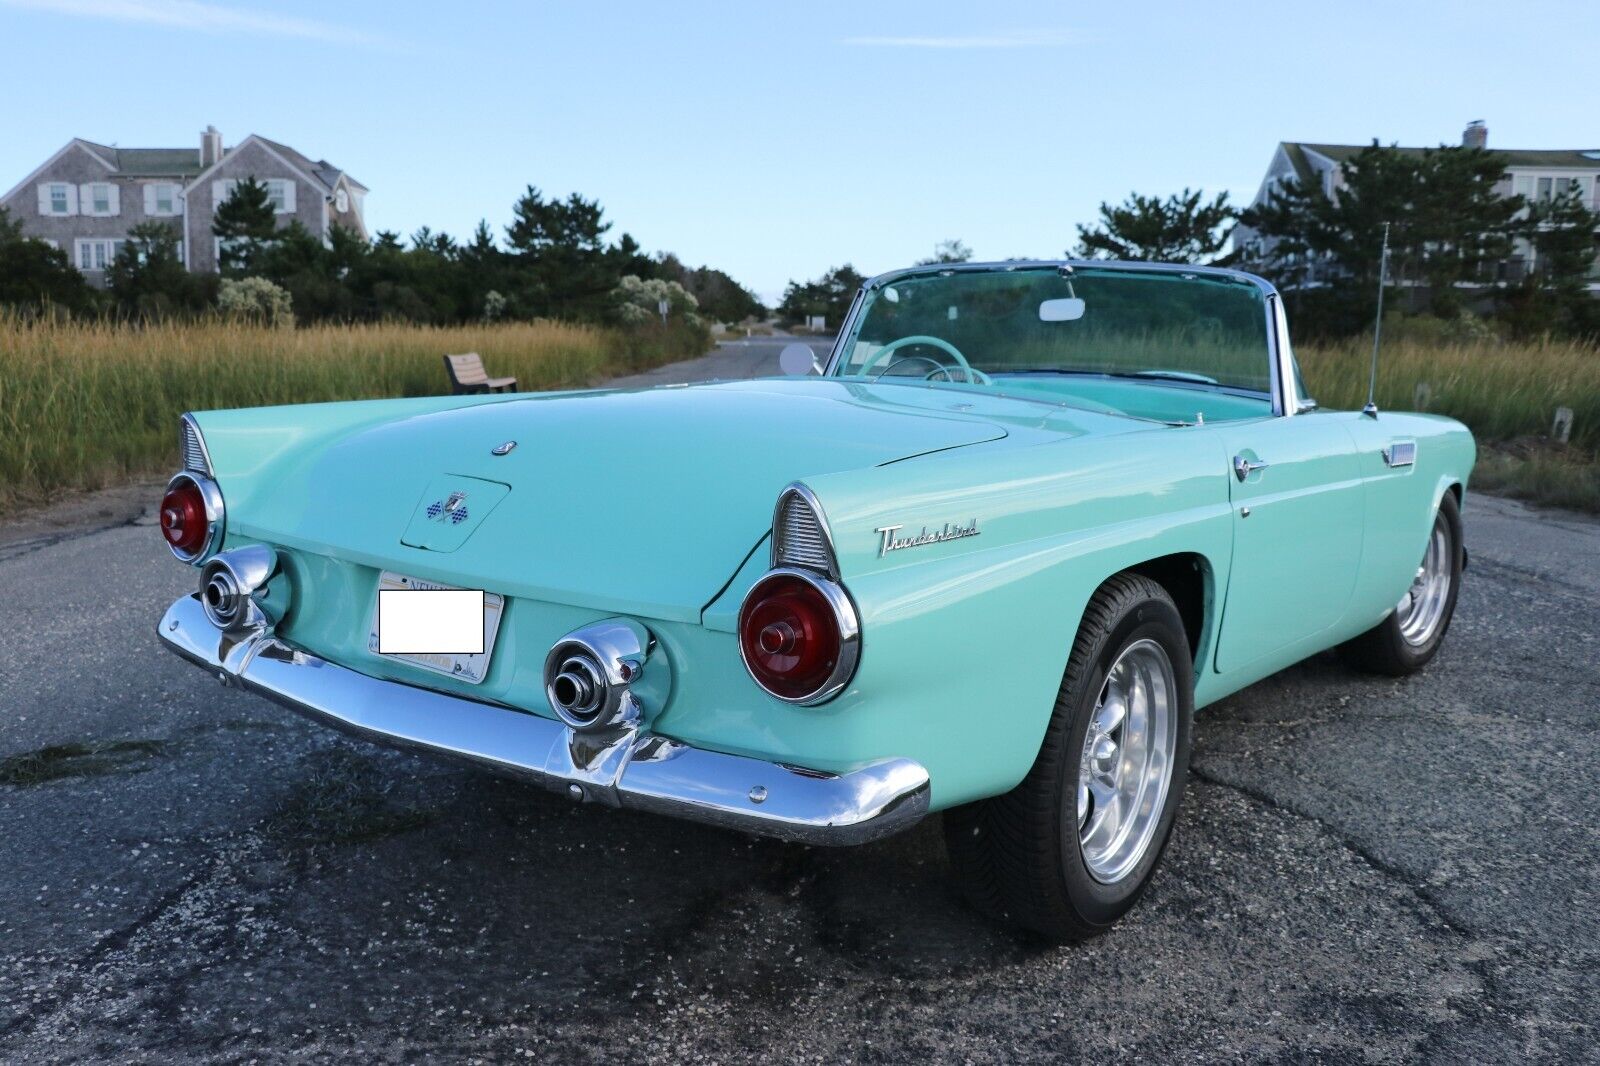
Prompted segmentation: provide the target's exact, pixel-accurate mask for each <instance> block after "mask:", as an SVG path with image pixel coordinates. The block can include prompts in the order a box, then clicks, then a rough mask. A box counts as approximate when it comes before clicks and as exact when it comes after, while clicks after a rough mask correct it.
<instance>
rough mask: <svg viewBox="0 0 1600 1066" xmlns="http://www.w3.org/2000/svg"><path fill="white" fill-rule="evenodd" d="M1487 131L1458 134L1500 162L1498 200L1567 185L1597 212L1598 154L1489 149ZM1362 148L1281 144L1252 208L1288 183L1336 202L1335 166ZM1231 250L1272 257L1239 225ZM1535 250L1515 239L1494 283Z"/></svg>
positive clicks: (1322, 275) (1323, 267)
mask: <svg viewBox="0 0 1600 1066" xmlns="http://www.w3.org/2000/svg"><path fill="white" fill-rule="evenodd" d="M1488 141H1489V129H1488V127H1487V126H1485V125H1484V124H1483V123H1482V122H1471V123H1468V124H1467V128H1466V129H1465V130H1464V131H1463V132H1462V134H1461V143H1462V145H1463V146H1465V147H1475V148H1485V149H1487V150H1488V151H1490V152H1492V153H1493V154H1494V155H1495V157H1496V158H1498V159H1500V160H1501V161H1502V162H1504V163H1505V166H1506V176H1505V178H1504V179H1503V180H1502V181H1501V182H1500V184H1499V185H1497V186H1496V187H1495V189H1496V192H1497V193H1499V194H1500V195H1502V196H1510V195H1513V194H1515V195H1520V196H1523V197H1526V198H1527V199H1528V200H1529V201H1532V202H1538V201H1542V200H1549V199H1551V197H1553V196H1555V195H1556V194H1557V193H1560V192H1564V191H1565V190H1566V189H1567V188H1568V187H1569V186H1570V187H1572V188H1576V189H1577V190H1578V195H1579V196H1580V197H1581V198H1582V200H1583V202H1584V204H1586V205H1587V206H1588V207H1589V208H1590V209H1591V210H1597V211H1600V149H1581V148H1572V149H1566V148H1560V149H1524V148H1489V145H1488ZM1365 147H1367V146H1366V145H1358V144H1311V143H1307V142H1302V141H1284V142H1282V143H1281V144H1279V145H1278V147H1277V150H1276V151H1274V152H1273V153H1272V162H1271V163H1270V164H1269V165H1268V167H1267V174H1266V177H1264V178H1263V179H1262V180H1261V187H1260V189H1259V190H1258V191H1257V192H1256V197H1255V200H1254V202H1253V204H1252V206H1255V205H1259V204H1264V203H1266V201H1267V197H1268V196H1269V195H1271V193H1272V191H1273V189H1275V188H1277V187H1278V185H1279V184H1281V183H1282V182H1284V181H1287V180H1289V179H1291V178H1292V179H1297V180H1299V181H1300V182H1302V183H1304V184H1307V185H1318V186H1321V188H1322V191H1323V192H1324V193H1326V194H1327V195H1328V196H1330V197H1334V198H1337V197H1338V195H1339V190H1340V189H1341V188H1343V186H1344V175H1343V172H1342V171H1341V170H1340V164H1341V163H1343V162H1345V161H1346V160H1348V159H1351V158H1353V157H1354V156H1355V155H1356V153H1358V152H1360V151H1361V150H1362V149H1363V148H1365ZM1400 151H1402V152H1416V153H1420V152H1421V151H1422V149H1420V148H1401V149H1400ZM1233 241H1234V246H1235V247H1236V248H1239V249H1240V250H1241V251H1243V252H1244V253H1245V256H1246V258H1248V259H1252V260H1260V259H1262V258H1264V257H1265V256H1266V255H1268V254H1269V253H1270V252H1271V241H1270V239H1269V238H1264V237H1262V236H1261V235H1260V234H1258V233H1256V232H1254V231H1253V230H1251V229H1250V228H1249V227H1247V226H1243V225H1241V226H1239V227H1238V228H1237V229H1236V230H1235V231H1234V234H1233ZM1534 265H1535V264H1534V251H1533V247H1532V245H1531V244H1529V242H1527V241H1525V240H1520V239H1519V240H1518V241H1517V242H1516V247H1515V249H1514V251H1513V253H1512V257H1511V259H1509V260H1508V261H1506V262H1505V263H1502V264H1501V265H1500V269H1499V280H1502V281H1516V280H1519V279H1520V278H1522V277H1524V276H1525V274H1526V272H1527V271H1528V270H1529V269H1531V268H1533V267H1534ZM1332 269H1334V268H1333V265H1332V264H1330V263H1325V262H1312V263H1310V264H1308V273H1307V281H1308V282H1309V283H1310V284H1313V285H1315V284H1317V283H1319V282H1322V281H1326V280H1328V273H1327V272H1328V271H1330V270H1332ZM1595 271H1596V273H1595V274H1594V276H1593V279H1592V284H1591V285H1590V289H1591V291H1593V292H1596V293H1600V259H1597V261H1596V264H1595Z"/></svg>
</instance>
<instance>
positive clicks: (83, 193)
mask: <svg viewBox="0 0 1600 1066" xmlns="http://www.w3.org/2000/svg"><path fill="white" fill-rule="evenodd" d="M77 190H78V211H80V212H82V213H83V214H85V215H92V214H94V190H93V189H91V188H89V183H88V182H84V183H83V184H82V185H79V186H77Z"/></svg>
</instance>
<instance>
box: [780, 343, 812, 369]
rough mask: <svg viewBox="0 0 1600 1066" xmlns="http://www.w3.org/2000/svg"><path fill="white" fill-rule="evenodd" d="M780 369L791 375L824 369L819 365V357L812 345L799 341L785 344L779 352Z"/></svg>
mask: <svg viewBox="0 0 1600 1066" xmlns="http://www.w3.org/2000/svg"><path fill="white" fill-rule="evenodd" d="M778 369H780V370H782V371H783V372H784V373H785V374H787V375H789V376H790V377H804V376H805V375H806V374H820V373H822V369H821V368H820V367H819V366H817V357H816V355H815V354H814V353H813V352H812V351H811V345H809V344H800V343H798V342H796V343H794V344H785V345H784V346H783V351H781V352H779V353H778Z"/></svg>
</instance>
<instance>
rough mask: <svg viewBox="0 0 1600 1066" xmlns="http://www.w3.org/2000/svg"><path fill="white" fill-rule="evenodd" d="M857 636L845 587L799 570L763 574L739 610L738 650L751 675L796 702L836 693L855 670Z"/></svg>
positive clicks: (853, 613) (771, 690)
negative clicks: (764, 575) (842, 587)
mask: <svg viewBox="0 0 1600 1066" xmlns="http://www.w3.org/2000/svg"><path fill="white" fill-rule="evenodd" d="M858 640H859V634H858V630H857V624H856V617H855V609H854V608H853V607H852V606H851V604H850V600H849V598H848V597H847V596H846V595H845V594H844V590H843V589H841V588H839V586H837V585H834V584H832V583H831V582H827V581H825V580H823V579H820V578H814V577H811V576H809V575H805V574H801V573H799V572H795V571H778V572H775V573H772V574H769V575H767V576H766V577H764V578H762V579H761V580H760V581H758V582H756V584H755V586H754V587H753V588H752V589H751V590H750V593H749V595H747V596H746V597H745V600H744V606H743V607H742V608H740V610H739V652H740V654H741V655H742V656H743V658H744V663H745V666H746V668H747V669H749V671H750V676H752V677H754V678H755V680H756V683H757V684H759V685H760V686H761V687H762V688H764V689H766V690H767V691H768V692H770V693H772V694H773V695H774V696H777V697H778V698H779V699H781V700H788V701H790V702H792V703H820V702H822V701H823V700H825V699H828V698H829V697H831V696H834V695H836V694H837V693H838V692H839V690H840V689H842V688H843V687H844V685H845V683H846V682H848V681H849V680H850V674H851V673H852V672H853V671H854V669H855V662H856V655H857V648H858Z"/></svg>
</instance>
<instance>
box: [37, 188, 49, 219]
mask: <svg viewBox="0 0 1600 1066" xmlns="http://www.w3.org/2000/svg"><path fill="white" fill-rule="evenodd" d="M39 213H40V214H41V215H48V214H50V184H49V182H46V183H45V184H43V185H41V186H39Z"/></svg>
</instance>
